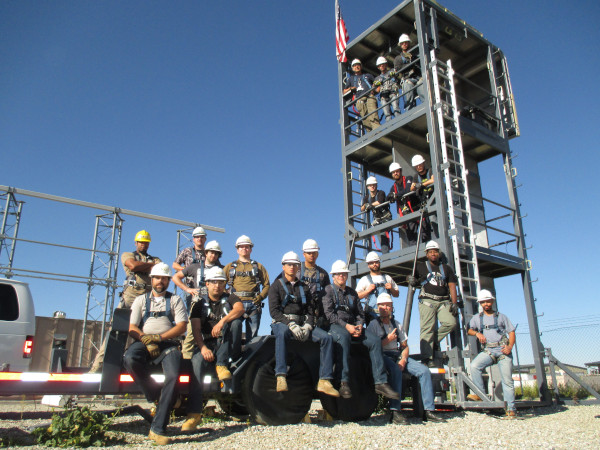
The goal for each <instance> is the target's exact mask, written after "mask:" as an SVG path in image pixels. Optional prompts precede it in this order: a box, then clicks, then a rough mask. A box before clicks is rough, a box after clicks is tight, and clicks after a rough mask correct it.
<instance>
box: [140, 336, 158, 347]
mask: <svg viewBox="0 0 600 450" xmlns="http://www.w3.org/2000/svg"><path fill="white" fill-rule="evenodd" d="M140 341H142V344H144V345H145V346H146V347H147V346H148V344H154V343H158V342H161V341H162V338H161V337H160V334H145V335H143V336H142V337H141V338H140Z"/></svg>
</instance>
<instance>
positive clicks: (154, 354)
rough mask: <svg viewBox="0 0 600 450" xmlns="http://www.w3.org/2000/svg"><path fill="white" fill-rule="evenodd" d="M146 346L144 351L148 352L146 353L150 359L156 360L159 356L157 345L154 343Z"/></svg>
mask: <svg viewBox="0 0 600 450" xmlns="http://www.w3.org/2000/svg"><path fill="white" fill-rule="evenodd" d="M145 345H146V350H148V353H150V358H152V359H154V358H157V357H158V355H160V348H158V345H156V344H154V343H152V342H151V343H149V344H145Z"/></svg>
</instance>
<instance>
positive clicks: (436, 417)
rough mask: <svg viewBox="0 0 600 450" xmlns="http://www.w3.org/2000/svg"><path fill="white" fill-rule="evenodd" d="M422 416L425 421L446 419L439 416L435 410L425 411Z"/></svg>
mask: <svg viewBox="0 0 600 450" xmlns="http://www.w3.org/2000/svg"><path fill="white" fill-rule="evenodd" d="M423 416H424V418H425V420H426V421H427V422H445V421H446V419H444V418H443V417H441V416H440V415H439V414H438V413H436V412H435V411H425V414H423Z"/></svg>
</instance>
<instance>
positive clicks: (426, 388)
mask: <svg viewBox="0 0 600 450" xmlns="http://www.w3.org/2000/svg"><path fill="white" fill-rule="evenodd" d="M399 358H400V352H394V351H392V352H383V362H384V363H385V368H386V369H387V372H388V375H389V379H390V384H391V385H392V389H394V390H395V391H396V392H398V393H399V394H400V393H402V370H400V366H399V365H398V362H397V361H398V359H399ZM404 369H405V370H406V371H407V372H408V373H410V374H411V375H413V376H415V377H417V378H418V380H419V384H420V385H421V399H422V400H423V407H424V408H425V410H427V411H435V403H434V402H433V397H434V395H433V383H432V382H431V372H430V371H429V368H428V367H427V366H425V365H424V364H421V363H420V362H417V361H415V360H414V359H411V358H408V361H407V363H406V366H405V368H404ZM390 409H391V410H393V411H400V410H401V409H402V404H401V402H400V400H390Z"/></svg>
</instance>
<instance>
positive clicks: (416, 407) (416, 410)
mask: <svg viewBox="0 0 600 450" xmlns="http://www.w3.org/2000/svg"><path fill="white" fill-rule="evenodd" d="M410 384H411V388H412V402H413V415H414V416H415V417H417V418H419V419H422V418H423V415H424V414H425V406H423V396H422V395H421V384H420V383H419V379H418V378H417V377H412V376H411V377H410Z"/></svg>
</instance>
